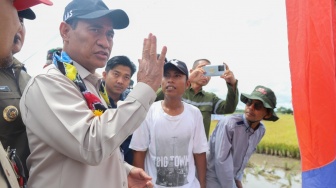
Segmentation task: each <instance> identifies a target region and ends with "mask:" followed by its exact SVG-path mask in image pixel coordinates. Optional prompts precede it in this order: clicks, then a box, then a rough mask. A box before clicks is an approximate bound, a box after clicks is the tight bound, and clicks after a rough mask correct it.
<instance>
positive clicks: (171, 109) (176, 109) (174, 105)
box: [161, 97, 184, 116]
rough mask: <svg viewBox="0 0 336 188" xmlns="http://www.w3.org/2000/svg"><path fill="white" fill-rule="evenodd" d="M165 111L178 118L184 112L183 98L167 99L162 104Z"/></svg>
mask: <svg viewBox="0 0 336 188" xmlns="http://www.w3.org/2000/svg"><path fill="white" fill-rule="evenodd" d="M161 105H162V108H163V110H164V111H165V112H166V113H167V114H169V115H171V116H176V115H179V114H181V113H182V112H183V110H184V106H183V103H182V98H180V99H168V98H166V97H165V99H164V100H163V101H162V103H161Z"/></svg>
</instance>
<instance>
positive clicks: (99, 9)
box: [63, 0, 129, 29]
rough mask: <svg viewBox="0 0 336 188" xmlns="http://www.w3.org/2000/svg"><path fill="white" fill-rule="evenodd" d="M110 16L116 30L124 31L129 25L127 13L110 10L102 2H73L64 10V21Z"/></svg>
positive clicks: (86, 0) (85, 0)
mask: <svg viewBox="0 0 336 188" xmlns="http://www.w3.org/2000/svg"><path fill="white" fill-rule="evenodd" d="M103 16H109V17H110V18H111V20H112V25H113V28H114V29H124V28H126V27H127V26H128V24H129V19H128V16H127V14H126V12H125V11H123V10H121V9H111V10H110V9H109V8H108V7H107V6H106V5H105V3H104V2H103V1H101V0H73V1H71V2H70V3H69V4H68V5H67V6H66V7H65V10H64V15H63V21H69V20H72V19H73V18H79V19H96V18H100V17H103Z"/></svg>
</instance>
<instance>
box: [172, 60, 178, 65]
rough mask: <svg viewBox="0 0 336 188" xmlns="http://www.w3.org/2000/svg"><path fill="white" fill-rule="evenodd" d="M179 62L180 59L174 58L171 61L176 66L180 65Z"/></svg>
mask: <svg viewBox="0 0 336 188" xmlns="http://www.w3.org/2000/svg"><path fill="white" fill-rule="evenodd" d="M177 62H178V60H176V59H173V60H171V61H170V63H172V64H174V65H175V66H178V65H177Z"/></svg>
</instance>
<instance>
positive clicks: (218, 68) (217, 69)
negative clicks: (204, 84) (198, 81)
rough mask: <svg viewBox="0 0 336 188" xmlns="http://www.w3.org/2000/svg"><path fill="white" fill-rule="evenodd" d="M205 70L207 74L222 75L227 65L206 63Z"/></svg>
mask: <svg viewBox="0 0 336 188" xmlns="http://www.w3.org/2000/svg"><path fill="white" fill-rule="evenodd" d="M203 70H204V71H205V73H204V75H205V76H220V75H222V74H223V73H224V71H225V65H206V66H204V67H203Z"/></svg>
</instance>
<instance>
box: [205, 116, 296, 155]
mask: <svg viewBox="0 0 336 188" xmlns="http://www.w3.org/2000/svg"><path fill="white" fill-rule="evenodd" d="M277 115H278V116H279V120H278V121H276V122H272V121H263V123H264V124H265V126H266V134H265V136H264V137H263V139H262V140H261V142H260V143H259V144H258V146H257V151H256V152H257V153H262V154H268V155H277V156H282V157H291V158H297V159H300V150H299V144H298V139H297V134H296V127H295V122H294V117H293V115H291V114H282V113H278V114H277ZM216 124H217V120H213V121H212V122H211V127H210V133H212V131H213V129H214V128H215V126H216Z"/></svg>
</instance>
